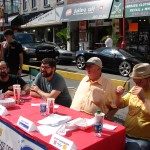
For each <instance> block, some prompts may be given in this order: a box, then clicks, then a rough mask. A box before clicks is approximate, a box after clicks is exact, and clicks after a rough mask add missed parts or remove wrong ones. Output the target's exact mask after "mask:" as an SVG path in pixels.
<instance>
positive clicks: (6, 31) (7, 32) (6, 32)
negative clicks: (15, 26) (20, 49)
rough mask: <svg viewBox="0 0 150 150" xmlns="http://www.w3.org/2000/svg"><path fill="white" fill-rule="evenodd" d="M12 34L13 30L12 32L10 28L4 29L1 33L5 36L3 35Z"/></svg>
mask: <svg viewBox="0 0 150 150" xmlns="http://www.w3.org/2000/svg"><path fill="white" fill-rule="evenodd" d="M13 34H14V32H13V30H11V29H6V30H5V31H4V33H3V35H4V36H5V35H13Z"/></svg>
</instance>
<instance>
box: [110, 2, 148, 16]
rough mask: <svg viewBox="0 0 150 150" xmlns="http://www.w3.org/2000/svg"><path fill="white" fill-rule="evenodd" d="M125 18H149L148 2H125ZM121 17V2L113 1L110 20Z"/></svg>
mask: <svg viewBox="0 0 150 150" xmlns="http://www.w3.org/2000/svg"><path fill="white" fill-rule="evenodd" d="M125 6H126V7H125V12H126V14H125V17H126V18H129V17H142V16H150V1H149V0H143V1H142V0H137V1H127V0H126V4H125ZM122 17H123V1H114V2H113V6H112V10H111V14H110V18H122Z"/></svg>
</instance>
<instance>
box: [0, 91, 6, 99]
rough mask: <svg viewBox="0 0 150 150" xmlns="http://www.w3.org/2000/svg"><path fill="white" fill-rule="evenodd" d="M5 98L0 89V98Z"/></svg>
mask: <svg viewBox="0 0 150 150" xmlns="http://www.w3.org/2000/svg"><path fill="white" fill-rule="evenodd" d="M4 99H5V96H4V94H3V93H2V90H0V100H4Z"/></svg>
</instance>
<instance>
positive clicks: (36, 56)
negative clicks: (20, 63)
mask: <svg viewBox="0 0 150 150" xmlns="http://www.w3.org/2000/svg"><path fill="white" fill-rule="evenodd" d="M0 36H1V39H3V37H2V36H3V32H0ZM14 39H15V40H16V41H18V42H20V43H21V44H22V47H23V48H24V64H29V63H39V62H41V60H42V59H43V58H46V57H48V58H54V59H56V60H58V59H59V55H60V54H59V51H58V48H57V47H56V46H54V45H51V44H48V43H45V42H38V41H36V40H35V35H34V34H32V33H23V32H15V33H14ZM1 42H2V41H1Z"/></svg>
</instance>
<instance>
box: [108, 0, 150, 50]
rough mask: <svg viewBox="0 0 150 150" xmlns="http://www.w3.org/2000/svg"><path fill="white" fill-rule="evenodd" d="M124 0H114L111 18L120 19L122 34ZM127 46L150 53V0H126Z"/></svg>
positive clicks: (120, 31)
mask: <svg viewBox="0 0 150 150" xmlns="http://www.w3.org/2000/svg"><path fill="white" fill-rule="evenodd" d="M122 10H123V3H122V0H118V1H114V3H113V6H112V11H111V14H110V19H114V18H118V19H119V25H120V28H119V33H120V34H122V30H123V29H122V26H123V24H122V19H120V18H123V15H122V14H123V12H122ZM125 12H126V13H125V18H126V22H125V35H126V36H125V41H126V47H127V48H130V49H131V48H132V49H136V50H139V51H145V52H148V53H150V28H149V27H150V1H149V0H126V3H125Z"/></svg>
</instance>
